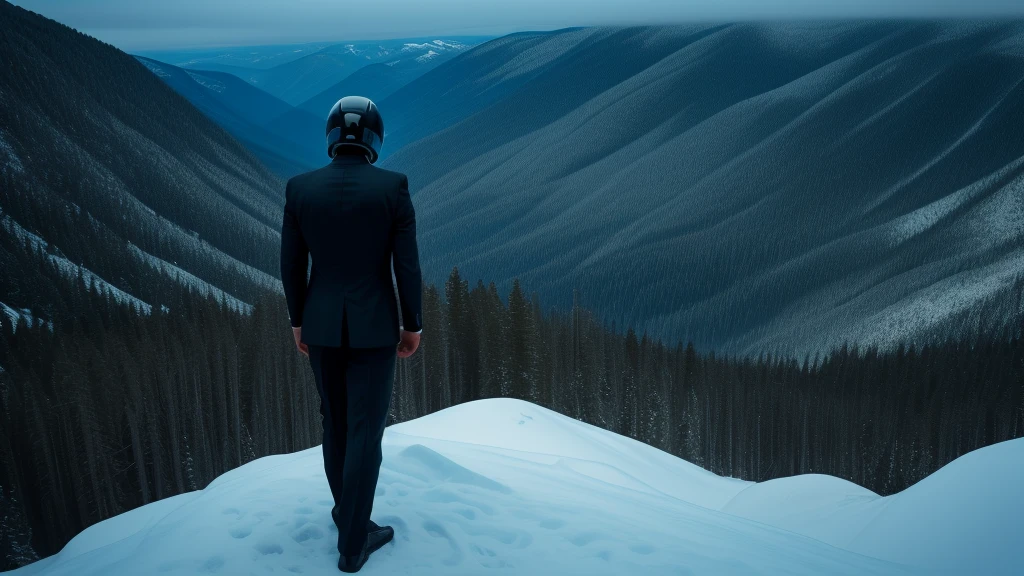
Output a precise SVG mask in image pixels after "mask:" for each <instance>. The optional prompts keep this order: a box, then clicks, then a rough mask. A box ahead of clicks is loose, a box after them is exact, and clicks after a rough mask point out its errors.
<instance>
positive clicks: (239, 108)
mask: <svg viewBox="0 0 1024 576" xmlns="http://www.w3.org/2000/svg"><path fill="white" fill-rule="evenodd" d="M474 39H476V37H470V38H467V40H474ZM314 48H316V50H314ZM467 49H469V45H468V44H463V43H461V42H459V41H458V40H430V41H424V42H414V41H411V40H389V41H387V42H384V43H378V44H372V45H371V44H366V43H362V44H341V45H328V46H324V47H319V48H317V47H316V46H315V45H313V46H309V45H303V47H302V49H298V48H296V49H295V51H296V52H297V53H303V52H305V53H309V52H313V53H311V54H308V55H306V56H302V57H300V58H296V59H288V58H287V57H286V54H287V52H284V53H282V50H281V49H280V48H279V49H277V50H273V51H271V50H270V49H267V48H264V49H263V50H252V53H251V57H252V60H251V62H250V61H247V60H246V59H245V58H244V57H245V55H246V53H245V52H244V51H242V52H230V51H229V52H227V53H225V54H219V55H216V56H215V55H212V54H206V55H204V56H199V55H196V54H191V53H188V52H186V53H179V52H170V53H157V54H158V55H162V56H163V57H167V58H168V59H175V58H176V59H184V64H185V65H186V66H188V67H187V68H182V67H179V66H175V65H173V64H168V63H167V62H164V61H160V60H156V59H153V58H151V57H148V56H142V55H137V56H136V58H138V60H139V61H140V62H142V63H143V64H145V65H146V67H147V68H149V69H150V70H151V71H152V72H153V73H154V74H156V75H157V76H159V77H160V78H161V79H162V80H163V81H165V82H167V84H168V85H170V86H171V87H172V88H174V89H175V90H176V91H177V92H178V93H179V94H181V95H182V96H184V97H185V98H187V99H188V100H189V101H190V102H192V104H194V105H195V106H196V107H197V108H199V109H200V110H202V111H203V112H204V113H205V114H206V115H207V116H209V117H210V118H211V119H212V120H214V121H215V122H217V123H218V124H220V125H221V126H223V127H224V128H226V129H227V130H228V131H229V132H231V134H232V135H234V136H235V137H236V138H238V139H239V140H240V141H241V142H243V143H244V144H245V145H246V146H247V147H249V149H250V150H252V151H253V152H254V153H255V154H256V155H257V156H258V157H259V158H260V160H262V161H263V162H264V163H265V164H266V165H267V166H268V167H270V168H271V169H272V170H273V171H274V172H275V173H276V174H277V175H278V176H280V177H282V178H289V177H291V176H294V175H295V174H299V173H301V172H305V171H307V170H311V169H313V168H316V167H319V166H322V165H323V164H325V163H326V162H327V161H328V157H327V152H326V149H325V147H324V121H325V119H326V117H327V113H328V112H329V111H330V109H331V107H332V106H334V104H335V103H336V102H337V101H338V100H339V99H340V98H341V97H343V96H346V95H349V94H355V95H360V96H366V97H367V98H370V99H371V100H373V101H375V102H381V101H382V100H384V99H385V98H386V97H387V96H389V95H391V94H392V93H393V92H394V91H395V90H397V89H398V88H400V87H401V86H403V85H405V84H407V83H408V82H410V81H412V80H413V79H415V78H416V77H418V76H420V75H422V74H424V73H425V72H427V71H429V70H431V69H432V68H434V67H435V66H437V65H438V64H440V63H442V62H445V61H447V60H449V59H451V58H452V57H453V56H455V55H456V54H458V53H460V52H462V51H465V50H467ZM189 54H191V56H189ZM268 60H269V61H270V62H279V63H278V64H277V65H275V66H273V67H271V68H255V67H251V68H243V67H241V66H239V65H238V64H237V63H238V62H245V63H248V64H250V65H252V66H255V65H257V64H265V63H266V62H267V61H268ZM224 62H234V64H225V63H224ZM201 66H209V67H210V68H213V69H212V70H201V69H198V67H201ZM243 78H244V79H245V80H243ZM300 93H301V94H300ZM306 94H311V95H310V97H309V98H308V99H304V97H303V95H306ZM289 99H291V100H294V101H297V105H295V106H293V105H292V104H290V103H289V102H287V101H285V100H289ZM385 128H387V127H386V126H385Z"/></svg>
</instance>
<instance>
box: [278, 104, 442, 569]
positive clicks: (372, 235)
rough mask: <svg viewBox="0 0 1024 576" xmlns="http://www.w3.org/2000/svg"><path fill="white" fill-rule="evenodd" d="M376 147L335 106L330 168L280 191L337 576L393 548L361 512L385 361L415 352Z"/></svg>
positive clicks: (408, 261) (385, 389)
mask: <svg viewBox="0 0 1024 576" xmlns="http://www.w3.org/2000/svg"><path fill="white" fill-rule="evenodd" d="M383 142H384V122H383V119H382V118H381V116H380V113H379V112H378V110H377V107H376V105H374V103H373V102H371V101H370V100H369V99H367V98H363V97H361V96H346V97H344V98H342V99H341V100H339V101H338V103H337V104H335V105H334V107H333V108H332V109H331V112H330V115H329V116H328V119H327V154H328V155H329V156H330V157H331V158H332V160H331V162H330V163H329V164H328V165H327V166H324V167H323V168H320V169H318V170H313V171H311V172H307V173H305V174H300V175H298V176H295V177H293V178H291V179H290V180H288V185H287V187H286V189H285V207H284V222H283V224H282V227H281V278H282V281H283V282H284V294H285V298H286V299H287V301H288V314H289V316H290V317H291V325H292V332H293V334H294V337H295V345H296V347H298V349H299V352H301V353H303V354H305V355H306V356H308V358H309V363H310V366H311V367H312V368H313V374H314V376H315V377H316V385H317V390H318V391H319V393H320V414H321V416H322V418H321V421H322V424H323V452H324V470H325V472H326V473H327V481H328V483H329V484H330V486H331V492H332V493H333V495H334V504H335V506H334V509H333V510H332V512H331V516H332V517H333V518H334V522H335V524H337V526H338V552H340V553H341V558H340V559H339V560H338V569H339V570H341V571H343V572H357V571H359V569H360V568H362V566H363V564H364V563H365V562H366V559H367V557H368V556H369V555H370V554H371V553H373V552H374V551H375V550H377V549H379V548H380V547H381V546H383V545H384V544H386V543H387V542H389V541H391V539H392V538H393V537H394V533H395V531H394V529H393V528H392V527H390V526H383V527H381V526H377V525H376V524H375V523H373V522H372V521H371V520H370V511H371V509H372V507H373V495H374V491H375V490H376V487H377V477H378V474H379V472H380V464H381V439H382V437H383V434H384V425H385V423H386V420H387V414H388V407H389V405H390V404H391V392H392V386H393V384H394V377H395V357H396V355H397V356H398V357H401V358H406V357H408V356H411V355H412V354H413V352H415V351H416V348H417V347H418V346H419V341H420V334H419V333H420V331H421V328H422V327H421V325H420V313H421V309H420V305H421V297H422V293H421V278H420V266H419V254H418V252H417V248H416V215H415V212H414V211H413V206H412V200H411V199H410V197H409V182H408V179H407V177H406V176H405V174H402V173H400V172H393V171H390V170H385V169H383V168H379V167H377V166H374V165H373V163H374V162H376V161H377V158H378V155H379V152H380V147H381V145H382V144H383ZM310 255H311V256H312V257H313V266H312V272H311V273H310V277H309V284H308V285H307V283H306V268H307V264H308V258H307V257H308V256H310ZM392 266H393V267H394V280H395V282H396V283H397V285H398V298H399V300H400V301H401V310H402V324H403V325H404V326H400V325H399V318H398V303H397V302H396V301H395V289H394V284H392ZM396 344H397V349H396Z"/></svg>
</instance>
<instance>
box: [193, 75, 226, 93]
mask: <svg viewBox="0 0 1024 576" xmlns="http://www.w3.org/2000/svg"><path fill="white" fill-rule="evenodd" d="M185 73H186V74H188V75H189V76H191V77H192V79H193V80H195V82H196V84H199V85H200V86H202V87H204V88H207V89H209V90H213V91H214V92H217V93H218V94H220V93H223V92H224V90H225V89H226V88H227V87H226V86H225V85H224V83H223V82H220V81H219V80H214V79H212V78H208V77H206V76H203V75H202V74H197V73H195V72H193V71H191V70H185Z"/></svg>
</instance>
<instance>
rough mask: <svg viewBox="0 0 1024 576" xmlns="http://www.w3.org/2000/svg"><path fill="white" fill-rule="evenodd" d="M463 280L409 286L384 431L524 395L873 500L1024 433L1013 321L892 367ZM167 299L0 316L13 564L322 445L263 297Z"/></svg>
mask: <svg viewBox="0 0 1024 576" xmlns="http://www.w3.org/2000/svg"><path fill="white" fill-rule="evenodd" d="M2 247H3V252H0V253H2V254H8V255H13V256H15V257H16V259H17V263H20V264H22V265H34V266H40V268H41V269H42V270H43V274H44V276H45V277H47V278H50V279H52V281H53V282H54V284H55V285H56V286H58V287H61V286H63V287H64V288H68V287H67V284H69V283H70V282H72V280H68V279H67V278H66V277H65V276H64V275H62V274H61V273H60V272H59V271H58V270H57V269H56V267H55V266H53V265H52V264H48V263H45V256H44V254H42V253H41V252H39V251H33V250H31V249H29V248H24V247H20V246H10V245H2ZM40 262H43V264H40ZM2 264H4V265H7V262H3V263H2ZM172 286H173V285H172ZM470 286H471V285H470V283H469V282H468V281H467V280H465V279H463V278H462V277H461V276H460V274H459V272H458V270H454V271H453V273H452V274H451V275H450V277H449V279H448V281H447V282H446V283H445V284H444V285H443V286H440V287H439V286H435V285H428V286H425V288H424V296H425V298H424V332H423V341H422V342H423V343H422V345H421V349H420V350H419V351H418V352H417V353H416V354H415V355H414V356H413V357H412V358H410V359H407V360H401V361H399V365H398V374H397V380H396V386H395V392H394V396H393V398H392V406H391V413H390V417H389V423H395V422H401V421H405V420H409V419H412V418H416V417H418V416H421V415H424V414H429V413H432V412H434V411H437V410H440V409H443V408H446V407H448V406H452V405H454V404H458V403H462V402H466V401H469V400H474V399H478V398H490V397H498V396H503V397H512V398H520V399H524V400H529V401H531V402H534V403H537V404H540V405H542V406H545V407H548V408H551V409H553V410H556V411H558V412H560V413H562V414H566V415H569V416H572V417H574V418H577V419H579V420H582V421H584V422H588V423H591V424H594V425H597V426H600V427H602V428H605V429H607V430H611V431H614V432H617V433H620V434H623V435H626V436H629V437H632V438H635V439H638V440H641V441H643V442H646V443H648V444H650V445H651V446H654V447H657V448H660V449H662V450H665V451H666V452H669V453H671V454H675V455H677V456H680V457H682V458H685V459H686V460H688V461H691V462H694V463H696V464H699V465H701V466H704V467H705V468H707V469H709V470H711V471H713V472H715V473H717V474H721V475H725V476H733V477H737V478H743V479H748V480H759V481H760V480H768V479H771V478H779V477H783V476H790V475H793V474H801V473H821V474H830V475H834V476H838V477H841V478H845V479H848V480H851V481H853V482H856V483H858V484H861V485H863V486H865V487H867V488H869V489H871V490H874V491H876V492H878V493H880V494H891V493H894V492H896V491H899V490H902V489H903V488H906V487H907V486H909V485H911V484H913V483H915V482H917V481H918V480H920V479H922V478H924V477H925V476H927V475H928V474H930V473H932V472H934V471H935V470H937V469H938V468H939V467H941V466H942V465H943V464H945V463H947V462H949V461H951V460H953V459H954V458H956V457H957V456H960V455H962V454H964V453H966V452H969V451H971V450H973V449H976V448H979V447H982V446H986V445H988V444H991V443H994V442H998V441H1001V440H1006V439H1009V438H1016V437H1020V436H1024V341H1022V339H1021V336H1022V334H1021V328H1022V327H1024V322H1022V321H1021V318H1019V317H1018V318H1016V319H1015V323H1014V326H1015V328H1014V329H1012V330H1007V331H1004V332H1000V333H998V334H996V333H987V334H978V335H975V336H974V337H973V338H971V339H969V340H962V341H937V342H935V343H932V344H929V345H927V346H925V347H922V348H917V347H902V346H901V347H898V348H897V349H896V350H895V351H893V352H889V353H883V352H879V351H878V350H875V349H850V348H842V349H839V350H836V351H835V352H833V353H832V354H829V355H827V356H824V357H821V358H804V359H797V358H790V357H784V356H780V357H760V358H741V357H729V356H721V355H716V354H714V353H710V352H707V351H700V350H697V349H695V348H694V347H693V346H692V345H688V344H684V343H682V342H676V343H669V342H663V341H660V340H658V339H655V338H651V337H649V336H648V335H646V334H637V333H636V332H635V331H633V330H632V329H628V328H627V329H626V330H625V331H622V330H615V329H614V328H613V327H611V326H607V325H604V324H602V323H601V322H599V321H598V320H597V319H596V316H595V315H594V314H593V313H592V312H591V311H588V310H585V309H583V308H580V307H574V308H572V309H570V310H565V311H561V312H559V311H557V310H554V309H549V308H545V307H544V306H543V305H542V304H541V301H540V299H539V297H538V296H537V295H536V294H535V293H534V294H527V292H526V291H525V290H524V289H523V288H522V287H521V286H520V285H519V283H518V282H515V283H514V284H513V289H512V290H511V292H510V293H509V294H508V296H507V298H503V297H502V296H501V295H499V293H498V291H497V288H496V286H495V285H494V283H489V284H486V285H485V284H484V283H483V282H482V281H477V282H476V283H475V284H473V285H472V288H471V287H470ZM5 288H6V287H5ZM1022 289H1024V285H1018V286H1017V287H1016V288H1015V290H1014V291H1015V294H1016V297H1017V298H1020V297H1021V294H1022V292H1024V290H1022ZM178 296H179V298H180V300H181V304H180V305H175V306H171V309H170V311H169V312H161V313H154V314H139V313H137V312H134V311H133V310H132V308H131V307H130V306H128V305H126V304H118V303H117V302H116V300H113V299H111V298H109V297H107V298H104V297H103V296H101V295H100V294H99V293H96V292H93V293H92V294H91V295H82V296H81V297H79V298H76V299H75V300H72V301H69V302H68V303H67V305H66V307H64V308H62V309H61V312H60V314H59V315H58V316H57V317H56V318H55V320H54V323H53V329H52V330H51V329H50V327H49V326H47V325H45V324H42V323H36V324H35V325H34V326H32V325H30V324H29V323H28V322H27V321H26V320H24V319H22V320H20V321H19V322H20V323H19V324H18V327H17V330H16V331H14V330H13V327H12V325H11V323H10V322H4V323H3V325H2V329H0V366H2V367H3V371H2V372H0V410H2V413H3V414H4V416H5V417H4V419H3V421H2V422H3V427H2V428H0V463H2V467H0V487H2V488H3V491H2V496H3V498H2V500H0V518H3V523H2V524H0V535H2V536H3V538H2V540H0V547H2V551H3V557H4V558H5V560H6V563H7V566H8V567H13V566H15V565H20V564H23V563H25V562H28V561H31V560H33V559H35V558H37V557H38V556H43V555H48V554H51V553H53V552H56V551H57V550H59V549H60V548H61V546H63V544H64V543H65V542H67V540H68V539H70V538H71V537H72V536H73V535H74V534H76V533H78V532H79V531H81V530H82V529H83V528H85V527H86V526H88V525H90V524H92V523H95V522H97V521H99V520H101V519H103V518H107V517H110V516H112V515H114V514H117V513H118V512H121V511H124V510H128V509H131V508H134V507H136V506H139V505H142V504H145V503H148V502H152V501H153V500H155V499H159V498H163V497H167V496H171V495H173V494H178V493H181V492H182V491H185V490H192V489H196V488H202V487H204V486H206V484H207V483H209V482H210V481H211V480H212V479H213V478H215V477H216V476H217V475H219V474H220V473H221V472H223V471H225V470H229V469H232V468H234V467H237V466H238V465H240V464H242V463H245V462H248V461H250V460H252V459H255V458H258V457H261V456H265V455H268V454H275V453H284V452H294V451H296V450H300V449H303V448H307V447H310V446H314V445H316V444H319V443H320V421H319V420H320V419H319V403H318V402H319V399H318V397H317V394H316V386H315V384H314V382H313V380H312V372H311V371H310V368H309V364H308V362H307V361H306V359H305V358H304V357H302V356H301V355H299V354H298V352H297V351H296V350H295V348H294V344H293V342H292V340H291V333H290V331H289V330H288V328H287V327H288V318H287V311H286V309H285V307H284V302H283V298H282V297H281V296H280V295H279V294H276V293H273V292H268V293H266V294H265V296H264V297H260V298H258V299H257V300H256V306H255V309H254V310H253V312H252V314H250V315H240V314H238V313H237V312H235V311H233V310H231V309H230V308H229V307H225V306H221V305H218V304H217V302H216V301H215V300H213V299H212V298H211V299H200V300H196V299H195V298H193V297H191V296H190V295H188V294H185V293H184V291H183V290H179V293H178ZM78 310H87V311H88V312H87V314H84V315H83V314H80V313H78V312H77V311H78Z"/></svg>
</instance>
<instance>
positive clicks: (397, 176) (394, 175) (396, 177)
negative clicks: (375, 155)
mask: <svg viewBox="0 0 1024 576" xmlns="http://www.w3.org/2000/svg"><path fill="white" fill-rule="evenodd" d="M374 168H375V169H376V170H378V171H379V172H380V173H381V174H382V175H384V176H385V177H387V178H389V179H391V180H393V181H394V182H395V184H398V183H399V182H401V181H402V180H403V179H404V180H406V181H408V179H409V177H408V176H406V175H405V173H404V172H399V171H397V170H388V169H387V168H381V167H380V166H374Z"/></svg>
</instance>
